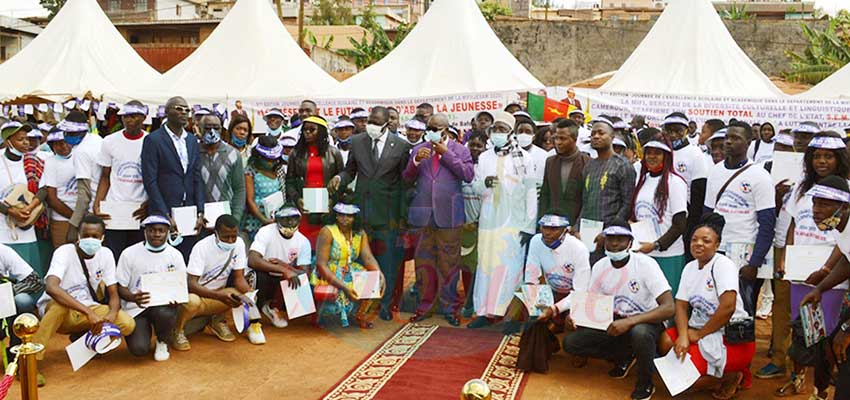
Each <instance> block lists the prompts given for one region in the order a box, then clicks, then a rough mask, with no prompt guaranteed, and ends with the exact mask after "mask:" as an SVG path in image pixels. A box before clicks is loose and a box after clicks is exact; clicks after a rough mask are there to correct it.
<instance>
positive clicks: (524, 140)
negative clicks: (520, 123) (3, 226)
mask: <svg viewBox="0 0 850 400" xmlns="http://www.w3.org/2000/svg"><path fill="white" fill-rule="evenodd" d="M533 141H534V135H526V134H522V135H517V137H516V142H517V143H518V144H519V147H522V148H526V147H528V146H531V142H533Z"/></svg>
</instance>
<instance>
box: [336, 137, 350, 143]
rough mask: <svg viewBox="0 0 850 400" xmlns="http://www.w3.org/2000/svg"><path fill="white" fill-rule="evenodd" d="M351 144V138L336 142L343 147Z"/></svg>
mask: <svg viewBox="0 0 850 400" xmlns="http://www.w3.org/2000/svg"><path fill="white" fill-rule="evenodd" d="M349 143H351V136H349V137H348V139H345V140H343V139H337V141H336V144H341V145H346V144H349Z"/></svg>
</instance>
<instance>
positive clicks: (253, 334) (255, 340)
mask: <svg viewBox="0 0 850 400" xmlns="http://www.w3.org/2000/svg"><path fill="white" fill-rule="evenodd" d="M248 341H250V342H251V344H266V335H263V326H262V325H261V324H260V323H259V322H254V323H253V324H251V325H250V326H249V327H248Z"/></svg>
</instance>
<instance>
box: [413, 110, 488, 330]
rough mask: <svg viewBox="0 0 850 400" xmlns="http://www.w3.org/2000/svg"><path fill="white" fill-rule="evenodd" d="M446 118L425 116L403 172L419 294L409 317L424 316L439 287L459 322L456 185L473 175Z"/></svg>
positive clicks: (460, 216)
mask: <svg viewBox="0 0 850 400" xmlns="http://www.w3.org/2000/svg"><path fill="white" fill-rule="evenodd" d="M448 128H449V119H448V117H447V116H446V115H445V114H434V115H433V116H432V117H431V118H429V119H428V130H427V134H426V138H425V142H424V143H421V144H418V145H416V146H415V147H414V148H413V151H412V152H411V154H410V159H409V160H408V162H407V168H405V170H404V172H403V174H402V176H403V177H404V179H405V180H407V181H409V182H415V183H416V191H415V195H414V197H413V201H412V202H411V204H410V208H409V210H408V218H407V220H408V223H409V224H410V225H411V226H412V227H413V228H415V229H417V230H418V231H419V243H418V244H417V245H416V255H415V258H416V270H417V271H416V280H417V282H416V283H417V285H418V286H419V288H420V293H421V294H422V298H421V299H420V302H419V305H418V307H417V309H416V313H414V314H413V316H412V317H411V318H410V321H411V322H419V321H422V320H423V319H425V318H427V313H428V311H429V310H430V309H431V307H432V306H433V304H434V300H436V297H437V294H438V293H439V298H440V303H441V304H442V313H443V314H444V315H445V318H446V320H447V321H449V323H450V324H452V325H454V326H458V325H460V321H459V311H460V307H461V305H462V303H463V300H464V299H463V298H462V297H460V296H459V295H458V293H457V283H458V279H459V277H460V226H461V225H463V223H464V222H465V215H464V210H463V194H462V193H461V185H462V184H463V182H467V183H470V182H472V178H473V177H474V175H475V172H474V171H473V163H472V155H471V154H470V153H469V150H468V149H467V148H466V147H465V146H463V145H462V144H460V143H458V142H457V141H456V140H454V139H453V138H452V137H451V136H450V135H449V129H448Z"/></svg>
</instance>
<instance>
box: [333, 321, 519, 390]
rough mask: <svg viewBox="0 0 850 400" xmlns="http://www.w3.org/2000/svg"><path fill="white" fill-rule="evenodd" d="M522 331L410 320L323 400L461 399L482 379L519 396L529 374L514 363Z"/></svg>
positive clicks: (494, 388) (493, 386) (491, 385)
mask: <svg viewBox="0 0 850 400" xmlns="http://www.w3.org/2000/svg"><path fill="white" fill-rule="evenodd" d="M518 352H519V336H509V337H506V336H503V335H502V334H501V333H500V332H497V331H483V330H479V329H464V328H447V327H437V326H429V325H417V324H407V325H405V326H404V327H402V328H401V329H400V330H399V331H398V332H397V333H396V334H395V335H393V336H392V337H390V338H389V339H388V340H387V341H386V342H384V344H383V345H382V346H381V347H379V348H378V349H377V350H375V351H374V352H373V353H372V354H371V355H370V356H369V357H368V358H366V360H364V361H363V362H362V363H360V364H359V365H358V366H356V367H355V368H354V369H353V370H352V371H351V372H350V373H349V374H348V375H347V376H346V377H345V378H343V379H342V380H341V381H340V382H339V383H338V384H337V385H336V386H335V387H334V388H333V389H331V390H330V391H329V392H328V393H326V395H325V396H324V397H323V399H324V400H342V399H347V400H353V399H357V400H368V399H379V400H381V399H400V398H422V399H452V400H454V399H457V398H458V397H460V391H461V388H462V387H463V384H464V383H466V382H467V381H469V380H470V379H476V378H480V379H483V380H484V381H485V382H487V383H488V384H489V385H490V390H491V391H492V398H493V400H496V399H500V400H513V399H519V398H520V395H521V394H522V389H523V387H524V385H525V382H526V380H527V376H525V375H524V373H523V372H522V371H519V370H517V369H516V368H514V366H515V365H516V360H517V354H518Z"/></svg>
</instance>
